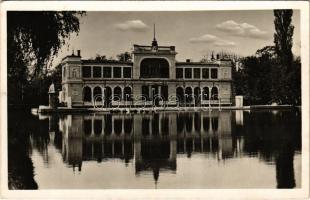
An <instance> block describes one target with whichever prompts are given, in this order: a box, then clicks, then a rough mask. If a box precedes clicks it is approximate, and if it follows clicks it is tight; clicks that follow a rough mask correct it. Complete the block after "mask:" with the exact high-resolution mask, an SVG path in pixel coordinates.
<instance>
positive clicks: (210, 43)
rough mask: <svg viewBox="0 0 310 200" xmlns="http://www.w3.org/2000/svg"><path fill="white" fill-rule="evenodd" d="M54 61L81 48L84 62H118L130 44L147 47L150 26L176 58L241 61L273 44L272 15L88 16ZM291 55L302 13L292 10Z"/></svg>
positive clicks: (297, 45) (297, 43)
mask: <svg viewBox="0 0 310 200" xmlns="http://www.w3.org/2000/svg"><path fill="white" fill-rule="evenodd" d="M80 23H81V24H80V32H79V34H78V36H75V34H73V35H72V36H71V39H70V40H69V41H68V43H67V44H68V45H69V47H68V46H67V45H66V46H64V47H63V48H62V51H61V52H60V53H59V55H58V57H57V58H56V59H55V61H54V62H59V60H60V59H61V58H62V57H64V56H66V55H69V54H71V52H72V49H74V50H75V51H76V50H78V49H80V50H81V54H82V58H83V59H88V58H91V57H95V55H96V54H100V55H106V56H107V57H108V58H109V57H111V56H112V57H116V55H117V54H119V53H122V52H125V51H131V50H132V47H133V44H139V45H151V41H152V39H153V24H154V23H155V24H156V39H157V41H158V44H159V45H160V46H161V45H162V46H165V45H169V46H170V45H171V46H176V51H177V52H178V54H177V57H176V59H177V60H178V61H185V59H187V58H190V59H192V60H193V61H199V60H200V59H201V58H203V56H204V55H206V54H207V53H208V52H211V51H215V52H220V51H225V52H233V53H235V54H238V55H241V56H249V55H253V54H254V53H255V52H256V50H257V49H260V48H263V47H264V46H267V45H273V34H274V16H273V11H272V10H257V11H253V10H251V11H186V12H184V11H182V12H170V11H169V12H87V15H86V16H83V17H82V18H81V21H80ZM292 24H293V25H294V26H295V29H294V35H293V42H294V43H293V53H294V54H296V55H300V12H299V11H298V10H294V14H293V20H292Z"/></svg>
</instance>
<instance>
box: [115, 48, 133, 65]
mask: <svg viewBox="0 0 310 200" xmlns="http://www.w3.org/2000/svg"><path fill="white" fill-rule="evenodd" d="M116 57H117V60H118V61H121V62H130V61H131V59H132V56H131V54H130V53H129V52H127V51H126V52H124V53H121V54H118V55H117V56H116Z"/></svg>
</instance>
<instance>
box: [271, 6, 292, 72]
mask: <svg viewBox="0 0 310 200" xmlns="http://www.w3.org/2000/svg"><path fill="white" fill-rule="evenodd" d="M292 15H293V10H274V16H275V20H274V25H275V31H276V32H275V34H274V44H275V52H276V54H277V56H278V57H279V60H280V63H281V64H282V67H283V68H284V71H285V72H289V71H290V68H291V67H292V62H293V53H292V46H293V42H292V37H293V33H294V26H293V25H292V24H291V22H292Z"/></svg>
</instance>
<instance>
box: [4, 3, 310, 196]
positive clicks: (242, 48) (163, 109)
mask: <svg viewBox="0 0 310 200" xmlns="http://www.w3.org/2000/svg"><path fill="white" fill-rule="evenodd" d="M118 3H119V5H120V4H122V3H121V2H118ZM160 3H161V4H163V2H158V3H155V5H160ZM257 3H258V2H257ZM300 3H301V4H296V6H291V7H289V6H283V7H282V8H272V7H264V8H263V9H253V7H252V8H250V9H225V10H221V9H214V10H212V9H210V7H206V9H197V10H194V9H188V10H186V9H187V8H185V9H183V10H174V9H171V10H165V9H162V10H158V9H154V10H150V9H149V7H147V8H148V9H145V10H143V9H142V10H141V8H140V7H137V9H136V10H134V9H133V10H131V9H128V10H122V9H119V10H115V9H111V10H109V9H102V10H100V9H99V10H97V9H96V10H91V9H88V8H86V9H81V8H80V7H78V8H79V9H77V8H74V9H70V10H68V8H66V9H65V10H64V9H58V10H57V9H53V8H52V9H51V10H46V8H45V9H44V8H42V9H41V10H40V9H39V10H37V7H35V10H31V9H30V10H28V9H23V8H20V7H19V8H18V9H15V10H14V9H11V7H9V8H6V9H2V10H1V14H2V15H5V16H6V17H5V25H4V26H3V27H2V32H1V33H3V30H5V34H6V40H5V45H6V46H5V47H6V48H5V52H6V53H5V54H3V53H1V54H2V55H1V56H2V58H3V56H4V55H5V60H4V62H3V60H2V61H1V62H2V63H4V64H3V65H1V68H4V67H6V69H5V70H6V71H5V72H6V73H5V74H3V73H2V74H1V77H3V76H4V77H5V80H6V84H5V87H4V86H3V84H2V86H1V94H2V93H3V92H5V94H6V95H5V99H6V100H5V102H6V105H5V106H6V109H5V110H3V111H2V115H1V117H2V119H1V120H3V117H5V118H6V122H5V124H6V127H7V128H6V129H5V130H4V132H3V134H4V133H5V141H3V140H2V141H3V143H5V148H4V149H5V152H1V153H4V154H5V155H6V156H5V159H3V157H2V159H1V161H2V165H4V166H5V167H3V168H2V169H5V170H2V172H1V173H4V174H6V176H4V177H6V178H5V180H2V182H4V183H3V184H2V186H1V190H3V189H5V188H6V189H5V190H7V192H8V193H7V194H9V193H11V194H13V193H14V192H18V191H33V192H34V193H36V191H46V190H48V191H57V190H65V191H66V190H68V191H70V190H72V189H75V190H76V191H83V190H90V189H93V190H94V189H95V190H99V192H100V191H105V192H106V191H110V190H111V189H118V190H120V191H123V190H126V191H129V192H130V191H136V189H142V190H143V189H149V190H147V191H150V192H156V191H159V192H163V194H164V192H165V191H170V190H162V189H171V190H173V191H174V193H178V191H186V190H187V189H201V190H202V192H208V190H210V191H211V190H212V189H222V190H219V191H224V192H225V190H229V189H240V190H241V192H242V191H243V192H246V191H247V190H249V189H258V190H259V189H274V190H271V191H276V192H286V191H288V192H292V194H293V193H294V192H297V191H301V190H304V189H306V190H307V191H308V189H309V188H308V187H309V185H308V184H309V183H308V176H309V173H308V172H304V171H309V163H306V164H308V165H306V166H305V165H304V164H305V162H308V158H305V157H309V149H308V142H309V132H308V131H309V130H307V129H306V128H308V125H306V126H305V125H304V123H305V121H304V117H305V115H304V113H303V112H307V116H308V114H309V113H308V111H309V107H308V104H309V99H308V96H306V98H307V99H303V98H304V96H305V95H309V93H308V92H309V91H307V92H305V90H309V87H308V86H309V85H308V86H307V87H306V88H304V86H302V83H303V84H305V83H309V80H308V79H307V81H306V82H303V81H304V79H303V77H305V75H306V76H308V75H309V69H308V68H309V66H304V65H305V64H304V63H307V62H308V59H309V55H308V54H309V52H307V51H308V50H309V49H308V45H309V44H306V43H303V42H304V41H305V40H304V39H303V37H302V36H303V35H302V34H305V33H306V35H307V34H308V35H307V36H308V38H309V30H308V29H306V31H303V30H304V29H303V26H304V24H303V23H302V12H303V10H302V8H301V7H302V5H306V6H308V7H309V4H307V3H306V4H303V3H305V2H300ZM99 5H100V3H98V6H99ZM129 5H131V4H129ZM168 5H170V4H168V3H167V6H168ZM197 5H198V4H197ZM203 5H204V4H203ZM206 5H207V4H206ZM208 5H209V4H208ZM290 5H294V4H290ZM146 6H147V4H146ZM130 8H131V7H130ZM156 8H157V7H156ZM307 9H308V8H307ZM306 11H307V12H308V10H306ZM307 12H306V13H307ZM308 14H309V13H308ZM307 19H308V18H307ZM308 20H309V19H308ZM1 21H4V20H1ZM308 22H309V21H308ZM307 28H308V25H307ZM2 41H3V40H2ZM306 41H308V39H307V40H306ZM305 46H306V48H305ZM1 47H3V44H2V46H1ZM2 50H3V49H1V52H3V51H2ZM305 59H306V60H305ZM305 61H307V62H305ZM307 64H308V63H307ZM1 70H2V69H1ZM1 72H3V71H1ZM2 80H4V79H2ZM1 82H2V81H1ZM3 88H4V90H5V91H3ZM302 94H303V96H302ZM1 98H2V97H1ZM1 100H2V99H1ZM305 100H307V101H305ZM305 102H306V104H307V105H305V104H304V103H305ZM4 111H5V112H4ZM3 112H4V113H5V115H3ZM306 123H308V122H307V119H306ZM2 124H3V123H2ZM3 127H4V126H2V129H1V130H2V131H3ZM302 127H303V129H302ZM304 132H307V133H306V135H305V134H304ZM2 137H3V136H2ZM1 139H3V138H1ZM305 145H306V146H305ZM303 148H307V149H306V151H304V149H303ZM3 161H5V164H3ZM3 171H4V172H3ZM305 178H306V180H305ZM133 189H134V190H133ZM70 193H72V192H70ZM303 194H305V193H303ZM306 194H308V192H307V193H306ZM198 195H199V194H197V195H196V196H195V198H197V197H199V196H198ZM192 197H194V196H192ZM250 197H251V196H249V198H250ZM252 197H254V196H252ZM267 197H268V196H267ZM122 198H126V195H124V196H122Z"/></svg>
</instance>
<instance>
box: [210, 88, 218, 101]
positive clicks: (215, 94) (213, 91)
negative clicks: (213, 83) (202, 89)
mask: <svg viewBox="0 0 310 200" xmlns="http://www.w3.org/2000/svg"><path fill="white" fill-rule="evenodd" d="M218 94H219V91H218V89H217V87H213V88H212V89H211V99H212V100H218Z"/></svg>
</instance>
